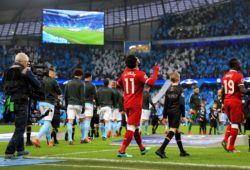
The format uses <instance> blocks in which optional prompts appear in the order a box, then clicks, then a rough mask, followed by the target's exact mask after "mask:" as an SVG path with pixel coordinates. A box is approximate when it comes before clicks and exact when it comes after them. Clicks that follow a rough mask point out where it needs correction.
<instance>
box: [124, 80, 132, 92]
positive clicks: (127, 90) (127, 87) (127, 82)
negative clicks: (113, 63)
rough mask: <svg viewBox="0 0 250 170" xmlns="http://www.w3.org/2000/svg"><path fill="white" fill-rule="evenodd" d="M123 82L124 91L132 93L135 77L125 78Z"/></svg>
mask: <svg viewBox="0 0 250 170" xmlns="http://www.w3.org/2000/svg"><path fill="white" fill-rule="evenodd" d="M124 80H125V84H126V93H127V94H134V93H135V79H134V78H125V79H124ZM129 87H130V88H131V92H130V90H129Z"/></svg>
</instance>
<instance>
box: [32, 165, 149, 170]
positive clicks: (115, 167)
mask: <svg viewBox="0 0 250 170" xmlns="http://www.w3.org/2000/svg"><path fill="white" fill-rule="evenodd" d="M36 165H38V166H39V165H43V166H58V167H62V166H64V167H74V168H100V169H121V170H139V169H136V168H125V167H118V166H97V165H64V164H36ZM144 170H152V169H144Z"/></svg>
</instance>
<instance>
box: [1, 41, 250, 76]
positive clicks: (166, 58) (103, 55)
mask: <svg viewBox="0 0 250 170" xmlns="http://www.w3.org/2000/svg"><path fill="white" fill-rule="evenodd" d="M18 51H24V52H26V53H28V55H29V56H30V57H31V61H32V62H33V63H37V62H45V63H49V64H50V65H51V66H53V67H55V68H56V69H57V72H58V78H61V79H68V78H70V73H71V72H72V70H73V69H74V68H76V67H77V68H82V69H83V70H84V71H89V72H91V73H92V74H93V75H94V80H103V79H104V78H109V79H118V78H119V76H120V74H121V72H122V69H121V68H124V67H125V65H124V54H123V53H122V52H121V51H118V50H110V49H103V48H86V49H76V48H72V49H70V48H67V49H66V48H64V47H60V46H57V47H27V46H26V47H20V46H9V47H8V46H1V47H0V55H1V58H2V60H1V62H0V64H1V69H0V71H1V72H2V71H3V68H6V67H7V66H8V65H10V64H11V63H12V61H13V60H14V54H15V53H16V52H18ZM137 55H138V57H139V58H140V60H141V66H140V68H141V69H142V70H144V71H145V72H146V73H147V74H150V73H152V70H151V69H152V66H153V65H154V64H155V63H157V64H158V65H159V66H160V68H161V70H160V75H159V79H167V78H168V74H169V73H170V72H172V71H178V72H180V73H181V76H182V79H188V78H191V79H194V78H221V76H222V75H223V74H224V73H225V72H226V71H227V70H228V64H227V63H228V61H229V59H230V58H232V57H237V58H239V59H240V60H241V62H242V66H243V70H242V72H243V74H244V75H245V76H247V77H249V76H250V61H249V60H248V58H249V57H250V56H249V55H250V44H249V43H228V44H223V45H209V46H208V45H202V46H192V47H171V48H167V49H166V50H153V51H151V52H150V53H138V54H137ZM204 66H206V67H204Z"/></svg>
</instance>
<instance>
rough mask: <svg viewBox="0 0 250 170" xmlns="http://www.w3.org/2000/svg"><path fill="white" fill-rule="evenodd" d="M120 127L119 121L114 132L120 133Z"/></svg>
mask: <svg viewBox="0 0 250 170" xmlns="http://www.w3.org/2000/svg"><path fill="white" fill-rule="evenodd" d="M121 125H122V122H121V121H118V122H117V123H116V131H118V132H119V131H120V127H121Z"/></svg>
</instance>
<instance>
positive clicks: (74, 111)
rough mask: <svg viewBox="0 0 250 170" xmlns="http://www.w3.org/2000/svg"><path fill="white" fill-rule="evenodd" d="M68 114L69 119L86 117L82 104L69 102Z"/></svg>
mask: <svg viewBox="0 0 250 170" xmlns="http://www.w3.org/2000/svg"><path fill="white" fill-rule="evenodd" d="M67 115H68V117H67V118H68V119H75V118H78V119H82V118H84V115H83V114H82V106H81V105H71V104H69V105H68V107H67Z"/></svg>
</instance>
